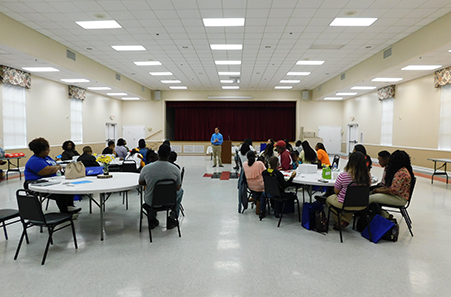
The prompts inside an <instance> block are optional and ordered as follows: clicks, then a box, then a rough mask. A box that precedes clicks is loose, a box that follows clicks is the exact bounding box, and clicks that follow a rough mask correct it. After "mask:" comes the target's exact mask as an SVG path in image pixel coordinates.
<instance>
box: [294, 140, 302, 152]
mask: <svg viewBox="0 0 451 297" xmlns="http://www.w3.org/2000/svg"><path fill="white" fill-rule="evenodd" d="M294 145H295V147H294V148H293V150H294V151H298V153H299V155H301V152H302V141H300V140H298V141H296V143H295V144H294Z"/></svg>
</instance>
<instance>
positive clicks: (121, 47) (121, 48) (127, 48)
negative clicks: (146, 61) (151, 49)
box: [111, 45, 146, 52]
mask: <svg viewBox="0 0 451 297" xmlns="http://www.w3.org/2000/svg"><path fill="white" fill-rule="evenodd" d="M111 47H112V48H113V49H115V50H117V51H118V52H127V51H145V50H146V49H145V48H144V46H142V45H112V46H111Z"/></svg>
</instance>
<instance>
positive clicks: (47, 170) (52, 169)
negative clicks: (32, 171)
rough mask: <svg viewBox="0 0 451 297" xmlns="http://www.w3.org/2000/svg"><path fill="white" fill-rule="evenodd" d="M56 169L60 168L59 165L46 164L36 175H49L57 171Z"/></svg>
mask: <svg viewBox="0 0 451 297" xmlns="http://www.w3.org/2000/svg"><path fill="white" fill-rule="evenodd" d="M58 170H61V166H60V165H55V166H46V167H44V168H42V169H41V170H40V171H39V172H38V175H40V176H49V175H52V174H55V173H56V172H58Z"/></svg>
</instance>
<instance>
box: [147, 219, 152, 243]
mask: <svg viewBox="0 0 451 297" xmlns="http://www.w3.org/2000/svg"><path fill="white" fill-rule="evenodd" d="M147 227H148V229H149V239H150V242H152V229H151V228H150V216H149V214H147Z"/></svg>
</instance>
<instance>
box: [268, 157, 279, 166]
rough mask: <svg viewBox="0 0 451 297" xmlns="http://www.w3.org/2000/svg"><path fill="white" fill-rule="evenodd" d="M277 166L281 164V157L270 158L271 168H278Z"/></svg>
mask: <svg viewBox="0 0 451 297" xmlns="http://www.w3.org/2000/svg"><path fill="white" fill-rule="evenodd" d="M277 166H279V158H277V157H276V156H272V157H271V158H269V168H271V169H277Z"/></svg>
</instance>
